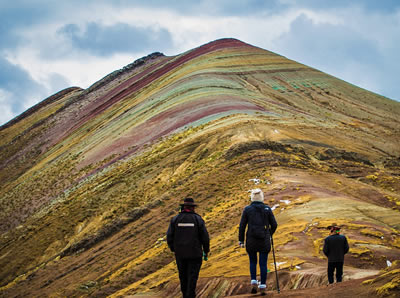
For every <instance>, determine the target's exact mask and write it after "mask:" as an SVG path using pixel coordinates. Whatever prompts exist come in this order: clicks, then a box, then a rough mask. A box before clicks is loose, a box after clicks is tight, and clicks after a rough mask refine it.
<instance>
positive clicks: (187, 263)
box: [167, 198, 210, 298]
mask: <svg viewBox="0 0 400 298" xmlns="http://www.w3.org/2000/svg"><path fill="white" fill-rule="evenodd" d="M195 206H197V205H196V204H195V203H194V200H193V199H192V198H185V199H184V202H183V204H181V212H180V213H179V214H178V215H176V216H175V217H174V218H172V219H171V223H170V225H169V227H168V231H167V243H168V246H169V248H170V249H171V251H172V252H174V253H175V259H176V265H177V267H178V271H179V280H180V282H181V291H182V294H183V297H184V298H189V297H190V298H192V297H196V284H197V279H198V277H199V272H200V268H201V264H202V257H204V260H207V255H208V253H209V252H210V239H209V236H208V232H207V229H206V225H205V223H204V220H203V219H202V218H201V216H200V215H198V214H196V213H195V212H194V207H195Z"/></svg>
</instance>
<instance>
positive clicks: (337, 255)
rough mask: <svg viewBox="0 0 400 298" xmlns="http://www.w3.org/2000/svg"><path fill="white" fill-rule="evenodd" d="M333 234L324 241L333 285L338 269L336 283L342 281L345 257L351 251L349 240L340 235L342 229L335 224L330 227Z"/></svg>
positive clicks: (329, 275)
mask: <svg viewBox="0 0 400 298" xmlns="http://www.w3.org/2000/svg"><path fill="white" fill-rule="evenodd" d="M328 228H329V229H330V230H331V234H330V235H329V236H328V237H326V238H325V240H324V249H323V251H324V254H325V255H326V256H327V257H328V281H329V283H330V284H332V283H333V273H334V272H335V269H336V282H341V281H342V275H343V263H344V255H345V254H346V253H348V251H349V244H348V243H347V238H346V237H345V236H343V235H340V227H339V226H338V225H337V224H333V225H331V226H329V227H328Z"/></svg>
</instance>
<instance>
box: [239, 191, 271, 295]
mask: <svg viewBox="0 0 400 298" xmlns="http://www.w3.org/2000/svg"><path fill="white" fill-rule="evenodd" d="M251 201H252V203H251V204H250V205H249V206H246V207H245V208H244V210H243V213H242V218H241V220H240V226H239V245H240V246H241V247H243V246H244V244H243V243H244V242H245V230H246V226H247V232H246V251H247V254H248V255H249V259H250V276H251V293H253V294H255V293H257V285H258V281H257V253H258V254H259V264H260V279H261V282H260V285H259V286H258V288H259V289H260V292H261V295H265V292H266V287H267V286H266V281H267V260H268V253H269V252H270V251H271V237H272V235H273V234H274V232H275V230H276V228H277V227H278V225H277V223H276V220H275V217H274V214H273V213H272V210H271V208H270V207H269V206H267V205H265V204H264V194H263V192H262V190H261V189H254V190H252V191H251Z"/></svg>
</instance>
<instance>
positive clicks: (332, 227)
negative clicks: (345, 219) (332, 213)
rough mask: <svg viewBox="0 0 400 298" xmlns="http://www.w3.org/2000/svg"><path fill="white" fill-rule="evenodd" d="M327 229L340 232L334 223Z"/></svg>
mask: <svg viewBox="0 0 400 298" xmlns="http://www.w3.org/2000/svg"><path fill="white" fill-rule="evenodd" d="M328 229H329V230H340V227H339V226H338V225H337V224H336V223H333V224H331V225H330V226H328Z"/></svg>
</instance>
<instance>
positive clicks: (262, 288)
mask: <svg viewBox="0 0 400 298" xmlns="http://www.w3.org/2000/svg"><path fill="white" fill-rule="evenodd" d="M260 294H261V296H265V295H267V286H266V285H260Z"/></svg>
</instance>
